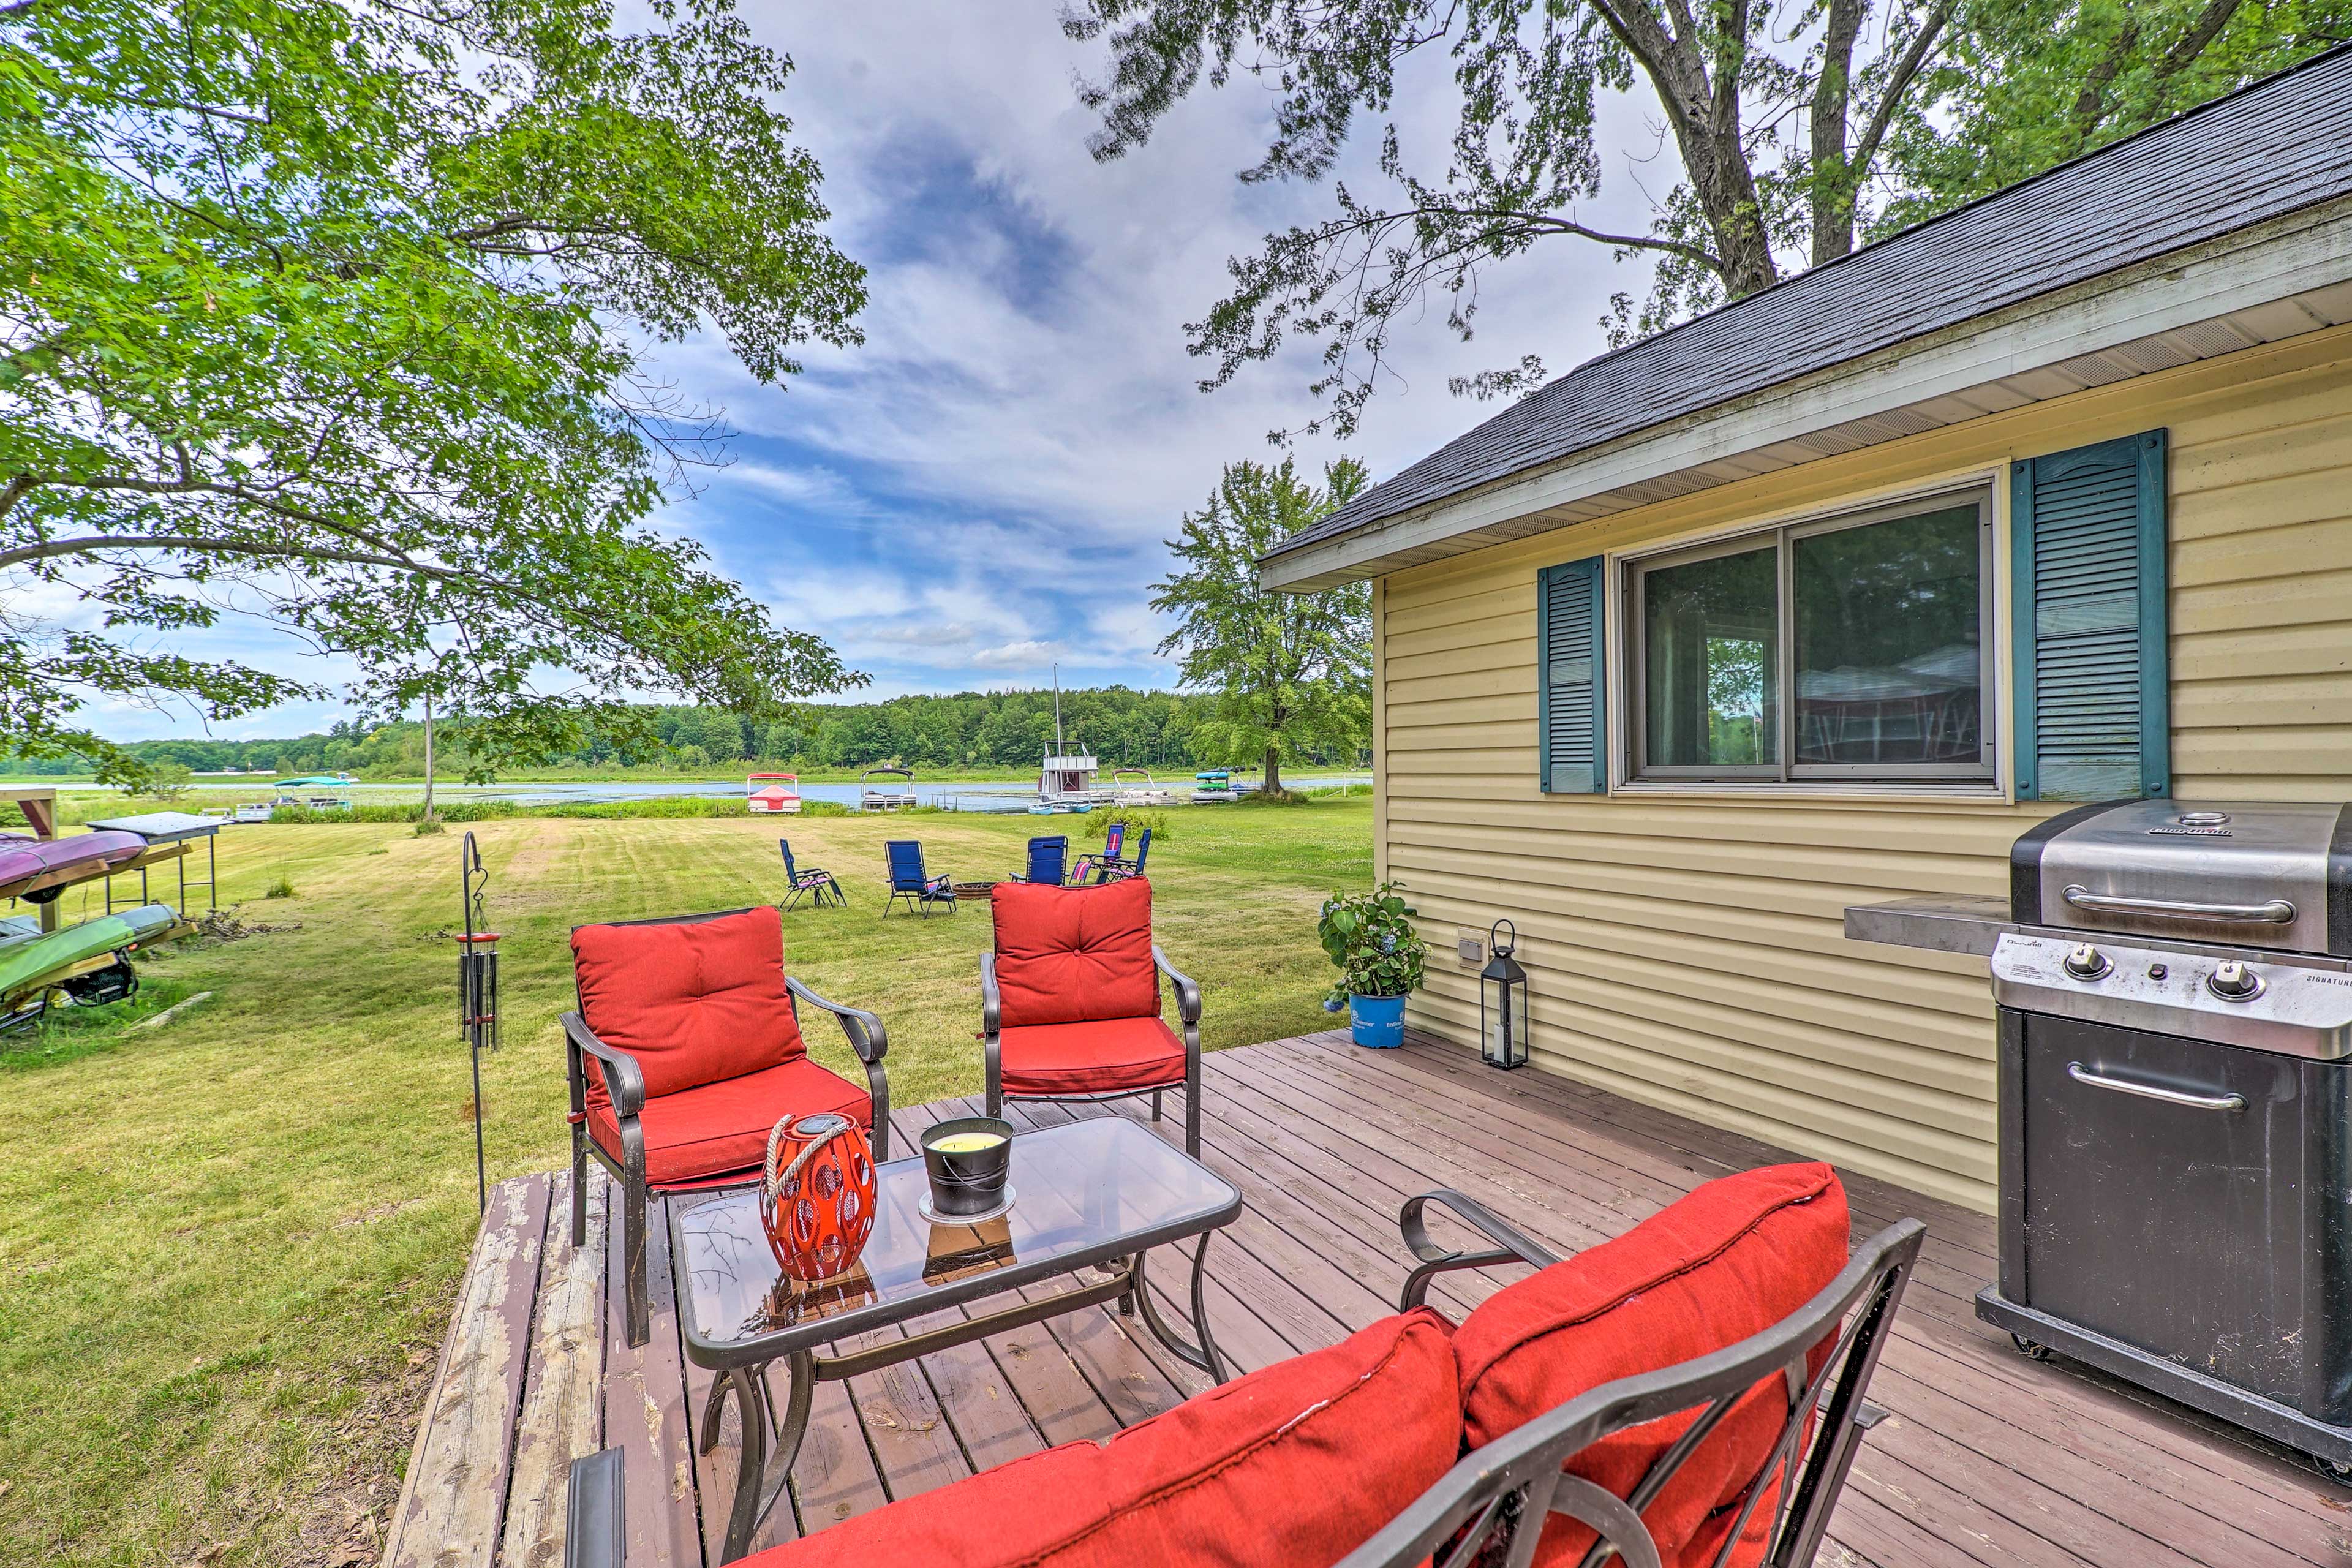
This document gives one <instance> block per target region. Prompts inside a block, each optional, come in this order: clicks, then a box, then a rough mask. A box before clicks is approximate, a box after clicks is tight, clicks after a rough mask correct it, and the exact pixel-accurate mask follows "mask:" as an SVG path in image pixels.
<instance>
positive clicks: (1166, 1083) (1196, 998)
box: [980, 877, 1201, 1160]
mask: <svg viewBox="0 0 2352 1568" xmlns="http://www.w3.org/2000/svg"><path fill="white" fill-rule="evenodd" d="M992 907H993V910H994V916H995V921H996V945H995V949H994V951H992V952H984V953H982V954H981V955H980V1013H981V1058H982V1060H981V1065H982V1073H983V1076H984V1078H985V1079H986V1083H987V1092H988V1113H989V1114H990V1115H991V1116H1000V1115H1002V1114H1003V1110H1004V1102H1005V1101H1006V1100H1045V1101H1049V1102H1056V1103H1062V1104H1093V1103H1098V1102H1101V1101H1104V1100H1129V1099H1133V1098H1135V1097H1137V1096H1139V1095H1147V1094H1148V1095H1150V1097H1151V1119H1152V1120H1153V1121H1159V1120H1160V1097H1161V1095H1162V1094H1164V1093H1165V1092H1166V1091H1167V1090H1169V1089H1182V1090H1183V1091H1184V1152H1186V1153H1187V1154H1190V1155H1192V1158H1194V1159H1196V1160H1197V1159H1199V1158H1200V1157H1201V988H1200V987H1199V986H1198V985H1195V984H1193V983H1192V981H1191V980H1190V979H1188V978H1187V977H1186V976H1184V975H1183V974H1181V973H1178V972H1177V970H1176V968H1175V966H1174V965H1173V964H1171V963H1169V962H1168V955H1167V954H1166V953H1165V952H1161V951H1160V948H1159V947H1158V946H1157V945H1156V944H1155V943H1154V942H1152V940H1151V884H1150V882H1149V881H1146V880H1145V879H1143V878H1140V877H1132V878H1129V879H1126V880H1123V881H1114V882H1107V883H1104V884H1101V885H1100V886H1097V887H1087V888H1063V887H1055V886H1051V885H1045V884H1037V883H1027V882H1000V883H998V884H997V886H996V896H995V898H994V900H992ZM1163 974H1165V975H1166V976H1167V977H1168V983H1169V984H1171V985H1172V986H1174V987H1175V990H1176V1017H1177V1022H1178V1023H1179V1024H1180V1025H1181V1026H1182V1028H1183V1031H1184V1032H1183V1035H1182V1036H1181V1037H1179V1036H1178V1035H1177V1033H1176V1031H1175V1030H1173V1029H1171V1028H1170V1027H1169V1026H1168V1025H1167V1022H1166V1020H1164V1019H1163V1018H1161V1017H1160V976H1161V975H1163Z"/></svg>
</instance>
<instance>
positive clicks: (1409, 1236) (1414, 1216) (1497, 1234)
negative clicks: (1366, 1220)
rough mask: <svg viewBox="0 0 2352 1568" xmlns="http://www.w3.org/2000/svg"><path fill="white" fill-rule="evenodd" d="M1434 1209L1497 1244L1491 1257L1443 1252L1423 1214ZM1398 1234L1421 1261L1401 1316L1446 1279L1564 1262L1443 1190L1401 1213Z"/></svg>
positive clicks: (1480, 1207) (1408, 1282) (1408, 1280)
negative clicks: (1466, 1271) (1465, 1272)
mask: <svg viewBox="0 0 2352 1568" xmlns="http://www.w3.org/2000/svg"><path fill="white" fill-rule="evenodd" d="M1431 1204H1435V1205H1438V1207H1440V1208H1442V1209H1444V1210H1445V1211H1446V1212H1447V1213H1449V1214H1451V1215H1454V1217H1455V1218H1456V1219H1458V1220H1460V1221H1461V1222H1462V1223H1463V1224H1465V1225H1466V1226H1469V1227H1470V1228H1471V1229H1473V1230H1475V1231H1476V1232H1478V1234H1480V1235H1481V1236H1484V1237H1486V1239H1487V1240H1489V1241H1491V1242H1493V1243H1495V1244H1496V1245H1495V1248H1494V1249H1493V1250H1491V1251H1486V1252H1459V1251H1454V1250H1452V1249H1450V1248H1447V1247H1440V1246H1438V1245H1437V1244H1436V1243H1435V1242H1433V1241H1432V1240H1431V1239H1430V1238H1429V1226H1428V1225H1427V1224H1426V1223H1425V1222H1424V1221H1423V1218H1422V1211H1423V1209H1425V1208H1427V1207H1428V1205H1431ZM1397 1228H1398V1230H1400V1231H1402V1233H1403V1236H1404V1246H1405V1250H1406V1251H1407V1252H1410V1253H1412V1255H1413V1257H1414V1258H1417V1259H1419V1262H1418V1263H1417V1264H1416V1266H1415V1267H1414V1268H1413V1271H1412V1273H1410V1274H1408V1275H1406V1276H1405V1279H1404V1293H1403V1295H1402V1296H1401V1297H1400V1298H1398V1301H1397V1310H1399V1311H1401V1312H1410V1311H1412V1310H1413V1309H1414V1308H1415V1307H1418V1306H1420V1305H1421V1304H1422V1303H1423V1301H1424V1300H1427V1299H1428V1296H1429V1282H1430V1281H1431V1280H1432V1279H1435V1278H1436V1277H1437V1276H1438V1275H1440V1274H1450V1273H1453V1272H1454V1271H1455V1270H1457V1269H1463V1268H1495V1267H1496V1265H1498V1264H1505V1263H1524V1264H1527V1265H1528V1266H1529V1267H1530V1268H1549V1267H1550V1266H1551V1265H1553V1264H1555V1263H1557V1262H1559V1254H1557V1253H1555V1252H1553V1251H1551V1250H1550V1249H1549V1248H1548V1247H1544V1246H1543V1245H1542V1244H1541V1243H1539V1242H1538V1241H1535V1240H1534V1239H1532V1238H1531V1237H1528V1236H1527V1235H1526V1234H1525V1233H1524V1232H1522V1231H1520V1230H1519V1229H1518V1228H1517V1226H1513V1225H1511V1224H1510V1223H1509V1222H1508V1221H1507V1220H1505V1219H1504V1218H1503V1217H1502V1216H1501V1215H1497V1214H1496V1213H1495V1212H1494V1211H1493V1210H1492V1209H1489V1208H1488V1207H1487V1206H1486V1205H1484V1204H1482V1203H1480V1202H1479V1201H1478V1200H1477V1199H1475V1198H1473V1197H1469V1196H1466V1195H1465V1194H1461V1193H1457V1192H1455V1191H1454V1190H1453V1189H1452V1188H1451V1187H1441V1188H1439V1189H1438V1190H1437V1191H1435V1192H1432V1193H1423V1194H1421V1195H1420V1196H1419V1197H1412V1198H1407V1199H1406V1200H1405V1202H1404V1207H1403V1208H1402V1209H1400V1210H1399V1211H1398V1212H1397Z"/></svg>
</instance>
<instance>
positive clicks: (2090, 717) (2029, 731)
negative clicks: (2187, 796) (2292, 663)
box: [2011, 430, 2172, 800]
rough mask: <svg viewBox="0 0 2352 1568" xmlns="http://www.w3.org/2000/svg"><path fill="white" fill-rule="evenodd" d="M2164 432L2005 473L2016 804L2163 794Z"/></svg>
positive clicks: (2168, 746)
mask: <svg viewBox="0 0 2352 1568" xmlns="http://www.w3.org/2000/svg"><path fill="white" fill-rule="evenodd" d="M2164 475H2165V433H2164V432H2163V431H2161V430H2151V431H2148V432H2147V433H2146V434H2145V435H2139V436H2129V437H2124V438H2123V439H2121V440H2116V441H2102V442H2100V443H2099V444H2098V445H2096V446H2095V447H2076V448H2075V449H2074V450H2073V451H2071V452H2058V453H2053V455H2051V456H2050V457H2047V458H2032V459H2031V460H2029V461H2026V462H2021V463H2019V464H2017V465H2015V467H2014V468H2012V470H2011V485H2012V487H2013V488H2012V490H2011V500H2012V503H2013V504H2012V505H2011V559H2012V563H2013V566H2014V571H2015V576H2016V595H2015V596H2016V605H2015V615H2014V621H2015V630H2016V641H2017V658H2016V664H2017V691H2016V710H2017V793H2018V795H2019V796H2020V797H2021V798H2022V799H2026V800H2116V799H2122V798H2125V797H2126V796H2133V795H2169V794H2170V793H2171V792H2172V762H2171V753H2172V737H2171V728H2170V716H2169V707H2168V700H2169V693H2168V684H2169V677H2168V659H2167V657H2166V647H2165V639H2166V633H2167V629H2168V623H2167V615H2166V610H2165V552H2164V546H2165V494H2164V482H2165V479H2164Z"/></svg>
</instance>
